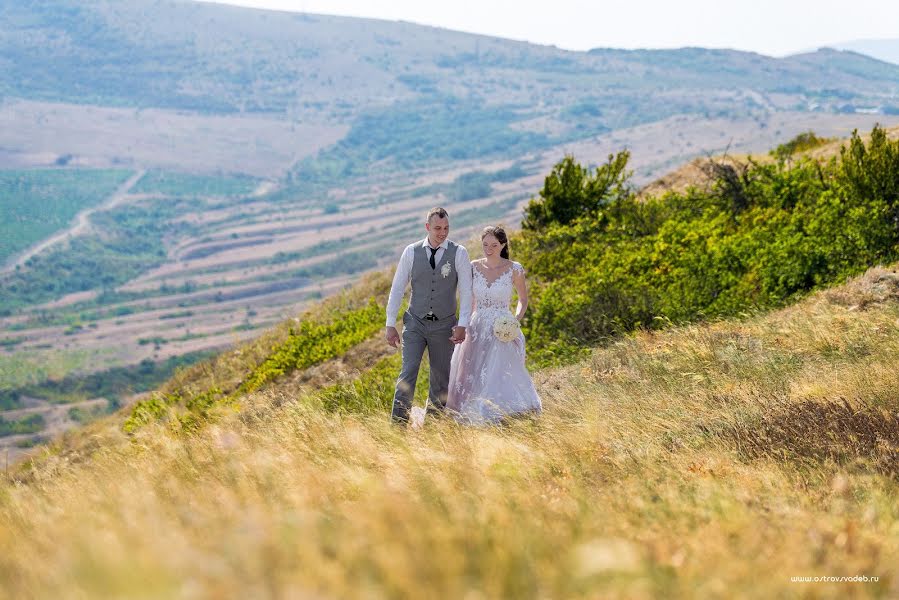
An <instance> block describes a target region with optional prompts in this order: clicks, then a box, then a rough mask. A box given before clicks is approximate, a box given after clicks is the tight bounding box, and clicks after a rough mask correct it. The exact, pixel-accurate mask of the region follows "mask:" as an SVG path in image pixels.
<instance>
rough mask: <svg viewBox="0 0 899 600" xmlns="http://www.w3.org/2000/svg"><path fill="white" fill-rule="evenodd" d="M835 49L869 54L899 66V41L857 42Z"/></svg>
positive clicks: (835, 46) (839, 45)
mask: <svg viewBox="0 0 899 600" xmlns="http://www.w3.org/2000/svg"><path fill="white" fill-rule="evenodd" d="M834 48H839V49H840V50H852V51H854V52H858V53H860V54H867V55H868V56H871V57H873V58H876V59H878V60H882V61H885V62H889V63H893V64H897V65H899V39H889V40H855V41H852V42H843V43H841V44H834Z"/></svg>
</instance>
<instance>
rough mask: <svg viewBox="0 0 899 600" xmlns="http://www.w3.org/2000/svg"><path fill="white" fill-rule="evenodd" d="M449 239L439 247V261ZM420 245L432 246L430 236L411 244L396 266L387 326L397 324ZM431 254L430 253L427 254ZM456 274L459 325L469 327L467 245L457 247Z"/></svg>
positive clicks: (469, 303) (469, 300)
mask: <svg viewBox="0 0 899 600" xmlns="http://www.w3.org/2000/svg"><path fill="white" fill-rule="evenodd" d="M447 242H448V240H443V243H442V244H440V246H439V247H438V248H437V253H436V254H435V255H434V260H435V261H436V262H437V263H439V262H440V260H441V259H442V258H443V252H444V250H446V247H447ZM418 246H424V247H425V248H428V247H430V244H428V238H425V239H423V240H421V241H418V242H415V243H414V244H409V245H408V246H406V248H405V249H404V250H403V255H402V256H401V257H400V262H399V264H398V265H397V266H396V273H395V274H394V275H393V285H392V286H390V296H389V297H388V298H387V326H388V327H395V326H396V316H397V313H398V312H399V310H400V304H402V303H403V296H405V295H406V286H407V285H409V282H410V281H411V280H412V262H413V260H414V257H415V248H417V247H418ZM426 255H427V256H430V254H427V253H426ZM456 276H457V277H458V278H459V283H458V284H457V286H456V287H457V290H458V292H459V322H458V327H468V321H469V319H470V318H471V261H470V260H469V258H468V250H466V249H465V246H458V245H457V248H456Z"/></svg>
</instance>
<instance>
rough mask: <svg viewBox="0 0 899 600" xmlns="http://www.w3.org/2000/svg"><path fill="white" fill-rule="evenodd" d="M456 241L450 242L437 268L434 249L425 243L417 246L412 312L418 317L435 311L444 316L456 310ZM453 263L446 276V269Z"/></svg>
mask: <svg viewBox="0 0 899 600" xmlns="http://www.w3.org/2000/svg"><path fill="white" fill-rule="evenodd" d="M457 248H458V246H457V245H456V244H454V243H453V242H447V244H446V249H445V250H444V251H443V256H442V257H441V258H440V262H438V263H437V268H435V269H432V268H431V262H430V258H431V251H430V250H428V249H427V248H425V247H424V246H422V245H421V244H419V245H417V246H415V251H414V253H413V255H412V256H413V260H412V299H411V300H410V301H409V312H410V313H412V314H413V315H415V316H416V317H419V318H421V317H424V316H425V315H426V314H428V313H429V312H433V313H434V314H435V315H437V316H438V317H439V318H440V319H446V318H448V317H451V316H455V314H456V283H457V282H458V281H459V276H458V274H457V273H456V249H457ZM445 265H449V267H448V268H449V272H448V273H447V275H446V277H444V276H443V273H444V272H445V270H446V269H447V267H446V266H445Z"/></svg>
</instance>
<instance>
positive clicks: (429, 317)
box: [424, 313, 440, 321]
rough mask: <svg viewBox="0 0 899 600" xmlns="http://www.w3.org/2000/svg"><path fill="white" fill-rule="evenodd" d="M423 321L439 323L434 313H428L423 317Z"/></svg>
mask: <svg viewBox="0 0 899 600" xmlns="http://www.w3.org/2000/svg"><path fill="white" fill-rule="evenodd" d="M424 318H425V321H439V320H440V319H439V318H438V317H437V315H435V314H434V313H428V314H426V315H425V317H424Z"/></svg>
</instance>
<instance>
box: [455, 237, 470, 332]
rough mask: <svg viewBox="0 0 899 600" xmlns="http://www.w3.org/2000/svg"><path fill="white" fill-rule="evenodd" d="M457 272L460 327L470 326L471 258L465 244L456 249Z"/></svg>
mask: <svg viewBox="0 0 899 600" xmlns="http://www.w3.org/2000/svg"><path fill="white" fill-rule="evenodd" d="M456 273H458V276H459V284H458V288H459V327H468V321H469V320H470V319H471V259H470V258H469V257H468V250H466V249H465V247H464V246H459V248H458V250H456Z"/></svg>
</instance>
